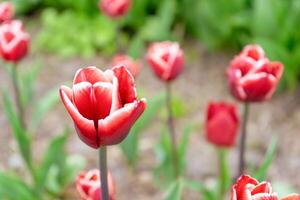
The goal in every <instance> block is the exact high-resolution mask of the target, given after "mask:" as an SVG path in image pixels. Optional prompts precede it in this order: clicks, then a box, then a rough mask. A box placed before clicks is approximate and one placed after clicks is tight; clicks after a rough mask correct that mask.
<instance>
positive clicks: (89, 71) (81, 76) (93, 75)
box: [73, 66, 109, 85]
mask: <svg viewBox="0 0 300 200" xmlns="http://www.w3.org/2000/svg"><path fill="white" fill-rule="evenodd" d="M80 82H89V83H91V84H92V85H93V84H95V83H97V82H109V79H108V78H107V77H106V76H105V74H104V72H102V71H101V70H100V69H98V68H96V67H93V66H92V67H85V68H81V69H79V70H77V72H76V74H75V77H74V80H73V85H75V84H77V83H80Z"/></svg>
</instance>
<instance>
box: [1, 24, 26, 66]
mask: <svg viewBox="0 0 300 200" xmlns="http://www.w3.org/2000/svg"><path fill="white" fill-rule="evenodd" d="M28 46H29V35H28V33H26V32H25V31H24V28H23V24H22V22H21V21H18V20H14V21H11V22H7V23H5V24H3V25H1V27H0V54H1V56H2V58H3V59H4V60H6V61H11V62H18V61H20V60H21V59H22V58H23V57H24V56H26V55H27V52H28Z"/></svg>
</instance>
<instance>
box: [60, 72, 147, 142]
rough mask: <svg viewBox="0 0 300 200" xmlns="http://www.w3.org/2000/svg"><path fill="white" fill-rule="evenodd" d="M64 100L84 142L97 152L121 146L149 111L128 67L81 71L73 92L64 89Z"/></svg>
mask: <svg viewBox="0 0 300 200" xmlns="http://www.w3.org/2000/svg"><path fill="white" fill-rule="evenodd" d="M60 96H61V99H62V101H63V103H64V105H65V107H66V109H67V111H68V112H69V114H70V115H71V117H72V119H73V121H74V124H75V128H76V131H77V133H78V135H79V137H80V139H81V140H82V141H84V142H85V143H86V144H87V145H89V146H90V147H93V148H99V147H100V146H106V145H113V144H118V143H120V142H121V141H122V140H123V139H124V138H125V137H126V136H127V134H128V132H129V130H130V128H131V126H132V125H133V124H134V123H135V121H136V120H137V119H138V118H139V116H140V115H141V114H142V113H143V112H144V110H145V108H146V100H145V99H141V100H137V94H136V88H135V85H134V79H133V77H132V76H131V75H130V73H129V72H128V70H126V68H125V67H115V68H113V69H112V70H107V71H105V72H102V71H101V70H100V69H97V68H96V67H86V68H82V69H79V70H78V71H77V72H76V75H75V78H74V81H73V88H72V89H70V88H68V87H66V86H61V87H60Z"/></svg>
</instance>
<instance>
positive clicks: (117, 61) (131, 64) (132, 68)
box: [112, 54, 141, 78]
mask: <svg viewBox="0 0 300 200" xmlns="http://www.w3.org/2000/svg"><path fill="white" fill-rule="evenodd" d="M112 65H113V66H124V67H126V69H127V70H128V71H129V72H130V73H131V75H132V76H133V77H134V78H136V77H137V75H138V74H139V73H140V71H141V63H140V62H139V61H138V60H133V59H132V58H131V57H130V56H127V55H122V54H120V55H116V56H115V57H114V58H113V60H112Z"/></svg>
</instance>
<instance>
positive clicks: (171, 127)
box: [166, 83, 179, 178]
mask: <svg viewBox="0 0 300 200" xmlns="http://www.w3.org/2000/svg"><path fill="white" fill-rule="evenodd" d="M166 93H167V97H166V106H167V109H168V127H169V133H170V138H171V142H172V145H171V148H172V149H171V150H172V157H173V158H172V159H173V167H174V175H175V177H176V178H178V177H179V166H178V156H177V144H176V133H175V127H174V120H173V111H172V93H171V84H170V83H166Z"/></svg>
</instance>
